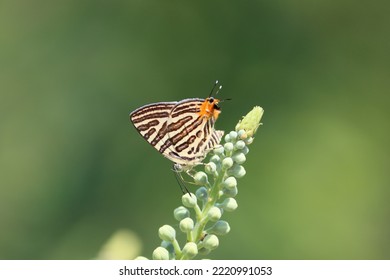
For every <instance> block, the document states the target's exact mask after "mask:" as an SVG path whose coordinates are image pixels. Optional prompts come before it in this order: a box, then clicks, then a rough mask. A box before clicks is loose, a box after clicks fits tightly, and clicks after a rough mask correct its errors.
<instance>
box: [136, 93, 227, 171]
mask: <svg viewBox="0 0 390 280" xmlns="http://www.w3.org/2000/svg"><path fill="white" fill-rule="evenodd" d="M205 102H209V101H208V99H200V98H192V99H184V100H182V101H179V102H159V103H153V104H149V105H145V106H142V107H140V108H138V109H137V110H135V111H133V112H131V113H130V120H131V122H132V123H133V125H134V126H135V128H136V129H137V131H138V132H139V133H140V134H141V135H142V137H144V139H145V140H146V141H148V142H149V143H150V144H151V145H152V146H153V147H154V148H156V149H157V150H158V151H159V152H160V153H161V154H163V155H164V156H165V157H167V158H168V159H170V160H171V161H173V162H174V163H175V164H179V165H181V166H182V167H184V166H188V167H191V166H193V165H196V164H198V163H199V162H201V161H202V160H203V158H204V157H205V156H206V154H207V152H208V151H209V150H211V149H212V148H213V147H215V146H216V145H218V144H219V142H220V140H221V138H222V136H223V131H220V130H214V123H215V121H216V120H215V119H214V116H213V114H210V115H207V116H206V115H204V114H203V113H202V112H201V106H202V104H204V103H205ZM213 110H219V108H217V109H214V108H213Z"/></svg>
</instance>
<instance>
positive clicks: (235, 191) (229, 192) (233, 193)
mask: <svg viewBox="0 0 390 280" xmlns="http://www.w3.org/2000/svg"><path fill="white" fill-rule="evenodd" d="M223 193H224V195H226V196H227V197H235V196H236V195H237V194H238V189H237V187H234V188H232V189H228V188H224V189H223Z"/></svg>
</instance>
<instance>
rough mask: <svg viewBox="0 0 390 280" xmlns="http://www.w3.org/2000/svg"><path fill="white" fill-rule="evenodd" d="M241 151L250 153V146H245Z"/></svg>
mask: <svg viewBox="0 0 390 280" xmlns="http://www.w3.org/2000/svg"><path fill="white" fill-rule="evenodd" d="M241 152H242V153H243V154H244V155H246V154H247V153H249V148H248V146H245V147H244V148H243V149H242V150H241Z"/></svg>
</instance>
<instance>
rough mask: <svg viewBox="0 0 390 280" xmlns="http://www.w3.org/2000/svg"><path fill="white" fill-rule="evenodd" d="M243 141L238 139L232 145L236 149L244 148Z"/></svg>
mask: <svg viewBox="0 0 390 280" xmlns="http://www.w3.org/2000/svg"><path fill="white" fill-rule="evenodd" d="M245 146H246V145H245V142H244V141H242V140H238V141H237V143H236V144H235V145H234V147H235V148H236V150H241V149H244V147H245Z"/></svg>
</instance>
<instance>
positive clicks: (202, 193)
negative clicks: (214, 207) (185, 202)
mask: <svg viewBox="0 0 390 280" xmlns="http://www.w3.org/2000/svg"><path fill="white" fill-rule="evenodd" d="M195 195H196V197H197V198H198V199H199V200H201V201H203V202H205V201H207V198H208V197H209V195H208V192H207V189H206V188H205V187H200V188H199V189H197V190H196V192H195Z"/></svg>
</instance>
